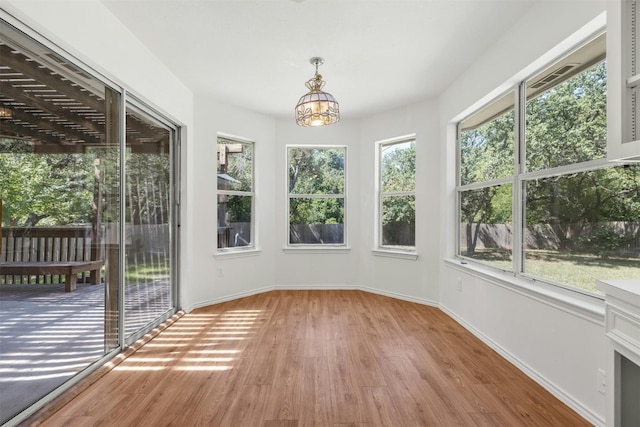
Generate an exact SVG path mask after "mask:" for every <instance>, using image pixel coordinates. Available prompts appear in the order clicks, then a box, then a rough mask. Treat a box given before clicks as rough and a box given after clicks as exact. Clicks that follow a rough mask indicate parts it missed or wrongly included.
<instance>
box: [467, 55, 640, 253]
mask: <svg viewBox="0 0 640 427" xmlns="http://www.w3.org/2000/svg"><path fill="white" fill-rule="evenodd" d="M525 117H526V127H525V129H526V131H525V141H526V150H525V151H526V158H525V164H524V166H525V168H526V171H529V172H530V171H537V170H544V169H550V168H554V167H560V166H566V165H572V164H578V163H582V162H587V161H590V160H596V159H602V158H604V157H606V64H605V63H604V62H603V63H600V64H597V65H596V66H594V67H592V68H590V69H588V70H586V71H583V72H581V73H579V74H577V75H575V76H573V77H571V78H569V79H567V80H565V81H564V82H562V83H560V84H558V85H557V86H555V87H553V88H551V89H549V90H546V91H544V92H542V93H541V94H536V95H535V97H532V98H531V99H529V100H527V102H526V115H525ZM514 118H515V116H514V113H513V111H507V112H505V113H503V114H502V115H500V116H498V117H497V118H494V119H492V120H490V121H488V122H486V123H483V124H481V125H480V126H478V127H477V128H474V129H466V130H463V131H462V132H461V141H460V148H461V170H460V174H461V184H462V185H466V184H472V183H482V182H487V181H491V180H494V179H498V178H504V177H508V176H512V175H513V174H514V166H513V165H514V150H513V147H514V143H515V133H514V129H515V127H514V124H515V123H514ZM639 188H640V170H639V168H638V166H624V167H623V166H617V167H608V168H601V169H597V170H591V171H587V172H576V173H573V174H562V173H559V174H553V175H552V176H551V177H548V178H542V179H533V180H526V181H525V184H524V188H523V190H524V198H525V200H524V203H525V217H526V225H527V226H531V225H535V224H548V225H551V226H552V227H553V228H554V231H555V233H556V235H557V236H558V239H559V244H560V248H561V249H569V250H571V249H577V246H579V245H577V244H576V242H577V241H578V239H577V236H578V235H579V234H580V233H582V232H584V231H585V230H587V229H590V228H589V227H586V225H587V224H604V223H611V222H615V221H627V222H638V219H639V218H640V192H639ZM511 191H512V189H511V186H510V185H500V186H497V185H487V186H486V187H484V188H480V189H474V190H467V191H464V192H462V194H461V207H460V209H461V217H462V218H461V219H462V221H463V223H465V227H466V230H467V233H466V236H467V248H466V250H467V254H468V255H473V254H474V252H475V246H476V243H477V237H478V231H479V225H480V224H508V223H510V222H511V217H512V214H511V211H512V202H511V198H512V196H511ZM605 234H607V233H605V232H602V233H601V237H602V236H605ZM607 238H608V239H609V241H610V240H611V239H610V238H609V237H607ZM597 240H598V239H597V238H594V239H582V247H583V248H585V243H584V242H588V241H594V242H595V241H597ZM600 240H602V239H600Z"/></svg>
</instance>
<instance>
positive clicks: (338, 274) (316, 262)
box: [272, 116, 366, 288]
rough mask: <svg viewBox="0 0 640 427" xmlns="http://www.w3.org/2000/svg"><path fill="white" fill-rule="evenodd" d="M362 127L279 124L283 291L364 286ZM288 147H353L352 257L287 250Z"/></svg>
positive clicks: (279, 273) (277, 243)
mask: <svg viewBox="0 0 640 427" xmlns="http://www.w3.org/2000/svg"><path fill="white" fill-rule="evenodd" d="M359 129H360V128H359V125H358V123H357V122H353V121H351V122H348V121H340V122H338V123H336V124H334V125H331V126H327V127H320V128H303V127H300V126H298V125H296V123H295V121H294V119H293V116H292V117H291V118H290V119H279V120H278V121H277V124H276V144H275V146H274V150H275V152H276V161H275V162H274V167H275V170H274V173H275V182H276V186H277V189H276V191H275V193H273V197H274V199H275V202H276V207H275V218H276V219H275V222H274V224H273V226H274V228H275V230H276V235H275V240H274V241H273V242H272V244H273V245H274V247H275V248H276V252H277V253H276V280H275V283H276V285H277V286H279V287H282V288H334V287H338V288H353V287H356V286H357V285H359V283H358V254H359V252H360V251H361V249H362V248H361V244H360V239H361V237H360V230H359V229H358V227H357V224H358V222H359V221H360V219H361V217H362V215H366V213H365V212H363V211H362V209H361V206H360V203H359V198H360V193H361V189H360V180H359V174H360V172H359V171H360V168H361V167H362V162H361V161H360V146H359V139H358V138H359ZM287 145H345V146H347V165H346V169H347V176H346V180H347V199H346V218H345V221H346V223H347V227H346V229H347V241H346V243H347V246H348V247H349V248H350V250H349V251H347V252H341V253H335V252H330V253H327V252H316V253H305V252H304V251H303V252H295V251H287V252H285V251H283V248H284V247H285V245H286V243H287V240H288V231H287V217H288V213H287V211H286V208H287V204H286V195H287V193H286V191H287V188H286V185H287V184H286V183H287V181H288V177H287V173H288V172H287V167H286V163H285V162H286V146H287Z"/></svg>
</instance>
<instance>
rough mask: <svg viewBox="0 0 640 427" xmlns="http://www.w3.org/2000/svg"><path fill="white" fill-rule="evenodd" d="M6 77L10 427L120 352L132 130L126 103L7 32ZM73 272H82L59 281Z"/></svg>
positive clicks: (0, 419) (2, 167)
mask: <svg viewBox="0 0 640 427" xmlns="http://www.w3.org/2000/svg"><path fill="white" fill-rule="evenodd" d="M0 70H2V71H1V73H2V78H1V81H0V110H1V114H0V115H1V116H2V117H1V119H0V262H1V263H2V265H0V325H1V326H0V328H1V330H2V332H1V333H0V361H1V370H0V371H1V373H0V424H1V425H10V424H15V422H14V423H12V422H11V421H9V420H10V419H11V418H13V417H14V416H15V415H17V414H18V413H20V412H22V411H24V410H25V409H27V408H28V407H29V406H30V405H33V404H34V403H35V402H38V401H40V399H43V398H44V399H45V400H46V399H48V398H47V396H49V397H50V396H51V395H50V393H52V392H53V391H54V390H55V389H56V388H57V387H60V386H62V385H63V384H64V383H65V382H67V381H69V380H71V381H73V380H72V378H73V377H74V376H76V375H77V374H78V373H80V372H81V371H83V370H85V369H87V368H90V367H91V365H92V364H93V363H96V362H97V361H99V360H100V359H101V358H102V357H103V356H104V355H105V354H107V353H109V352H110V351H112V350H113V349H115V348H117V347H118V341H117V336H118V332H119V331H120V328H121V325H120V324H119V322H118V318H119V316H118V315H119V312H118V304H117V302H118V297H119V296H118V293H117V291H116V292H115V293H114V292H108V291H109V290H111V289H112V288H113V287H114V285H115V288H116V289H117V285H118V268H119V259H120V250H119V247H118V246H115V245H111V243H117V241H116V242H113V241H112V240H111V239H110V238H111V237H112V235H109V234H108V233H107V230H108V226H109V225H111V224H113V223H118V222H119V221H120V217H119V212H120V208H121V204H120V203H121V200H120V197H119V193H120V189H121V182H120V162H119V161H118V158H119V155H120V146H119V138H118V129H119V128H120V125H121V124H122V120H123V118H122V117H120V116H119V114H118V106H119V104H120V94H119V93H117V92H115V91H114V90H112V89H110V88H109V87H107V86H105V85H104V84H103V83H102V82H100V81H99V80H97V79H95V78H93V77H91V76H90V75H89V74H87V73H86V72H85V70H81V69H79V68H76V66H75V65H74V64H73V63H72V62H71V61H68V60H67V59H66V58H62V57H61V56H58V55H57V54H56V53H54V52H53V51H50V50H49V49H48V48H47V47H45V46H43V45H40V44H39V43H37V42H35V41H34V40H31V39H30V38H29V37H28V36H27V35H26V34H23V33H20V32H19V31H18V30H17V29H15V28H14V27H12V26H11V25H10V24H9V23H7V22H5V21H2V20H0ZM23 263H24V264H23ZM35 263H43V264H41V265H39V266H36V265H34V264H35ZM69 263H76V264H75V266H76V267H82V271H78V272H77V273H75V272H74V273H72V274H60V270H58V271H56V270H57V269H59V268H63V267H64V266H68V265H70V264H69ZM21 265H22V267H21ZM9 267H12V268H17V269H18V270H17V271H15V270H14V271H12V272H11V271H7V268H9ZM114 272H115V274H113V273H114ZM8 273H16V274H8ZM43 402H44V400H42V401H40V402H39V404H38V405H39V407H42V405H43ZM34 409H37V408H35V407H34ZM7 422H8V424H5V423H7Z"/></svg>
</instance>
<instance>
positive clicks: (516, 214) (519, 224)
mask: <svg viewBox="0 0 640 427" xmlns="http://www.w3.org/2000/svg"><path fill="white" fill-rule="evenodd" d="M525 91H526V87H525V84H524V83H520V85H519V86H518V90H517V92H516V107H517V108H516V115H515V123H514V125H515V127H516V128H515V135H514V136H515V139H516V140H515V143H514V145H513V150H514V156H513V158H514V171H515V174H514V176H513V186H512V203H513V206H512V209H513V214H512V215H513V225H512V230H513V231H512V247H511V254H512V257H513V273H514V274H515V275H516V276H517V275H519V274H520V273H521V272H522V271H523V270H522V268H523V263H524V259H523V253H524V242H525V238H524V233H525V210H524V199H523V197H524V192H523V188H522V180H521V174H522V172H523V171H524V168H525V162H524V159H525V158H526V135H525V124H526V108H527V106H526V100H527V97H526V93H525Z"/></svg>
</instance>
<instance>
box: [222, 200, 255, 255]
mask: <svg viewBox="0 0 640 427" xmlns="http://www.w3.org/2000/svg"><path fill="white" fill-rule="evenodd" d="M252 202H253V197H251V196H230V195H226V194H219V195H218V248H234V247H243V246H251V244H252V243H251V210H252V206H251V204H252Z"/></svg>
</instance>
